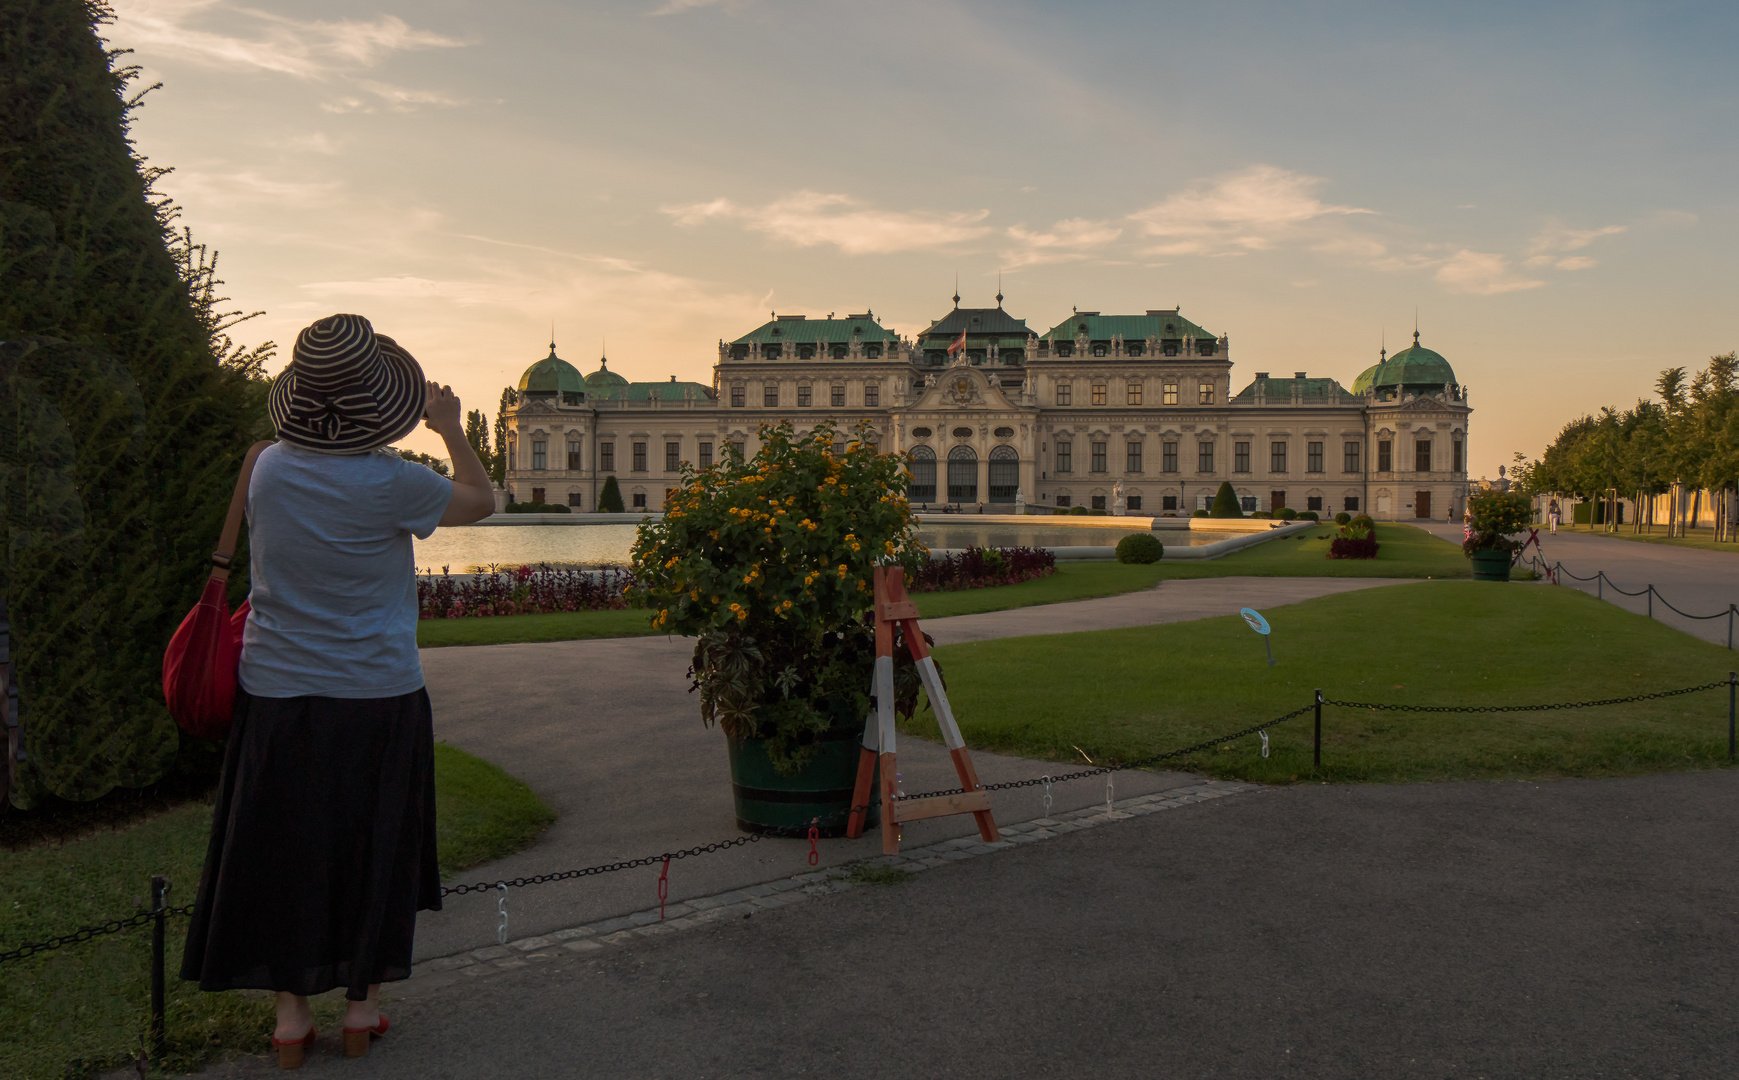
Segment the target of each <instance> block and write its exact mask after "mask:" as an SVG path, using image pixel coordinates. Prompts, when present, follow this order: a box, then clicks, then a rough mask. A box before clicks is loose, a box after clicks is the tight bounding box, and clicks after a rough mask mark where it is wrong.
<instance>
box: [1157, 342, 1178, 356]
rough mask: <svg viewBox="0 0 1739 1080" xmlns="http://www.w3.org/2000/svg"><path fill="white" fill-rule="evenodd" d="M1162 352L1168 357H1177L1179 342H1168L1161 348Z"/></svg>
mask: <svg viewBox="0 0 1739 1080" xmlns="http://www.w3.org/2000/svg"><path fill="white" fill-rule="evenodd" d="M1160 351H1161V352H1163V353H1165V355H1167V356H1176V355H1177V342H1175V341H1168V342H1166V343H1165V344H1164V345H1162V346H1161V347H1160Z"/></svg>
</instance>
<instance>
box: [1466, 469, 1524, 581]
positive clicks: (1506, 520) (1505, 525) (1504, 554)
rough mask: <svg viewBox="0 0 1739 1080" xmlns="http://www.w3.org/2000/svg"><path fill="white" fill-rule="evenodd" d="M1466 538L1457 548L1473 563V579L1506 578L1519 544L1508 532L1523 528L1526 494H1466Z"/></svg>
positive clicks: (1497, 492)
mask: <svg viewBox="0 0 1739 1080" xmlns="http://www.w3.org/2000/svg"><path fill="white" fill-rule="evenodd" d="M1467 517H1468V524H1467V538H1466V539H1465V540H1463V541H1462V542H1461V550H1462V551H1463V552H1465V553H1466V554H1467V557H1468V559H1470V560H1471V561H1472V562H1473V579H1474V580H1475V581H1508V580H1509V579H1510V561H1511V559H1512V558H1513V557H1514V555H1515V553H1516V552H1518V551H1520V550H1521V548H1522V545H1521V544H1520V543H1518V542H1517V541H1515V540H1512V539H1510V534H1511V533H1519V532H1521V531H1522V530H1523V529H1526V528H1527V527H1528V525H1529V524H1530V523H1531V522H1532V520H1533V507H1532V506H1531V505H1530V504H1529V502H1528V497H1527V496H1526V495H1521V494H1517V493H1514V492H1508V491H1476V492H1474V493H1473V494H1471V495H1469V496H1468V497H1467Z"/></svg>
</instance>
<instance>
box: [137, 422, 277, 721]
mask: <svg viewBox="0 0 1739 1080" xmlns="http://www.w3.org/2000/svg"><path fill="white" fill-rule="evenodd" d="M270 445H272V444H271V443H269V442H259V443H255V444H254V445H253V446H251V447H249V448H248V454H247V457H246V458H245V459H243V461H242V474H241V476H240V477H238V478H237V479H236V482H235V494H234V495H232V496H230V500H229V516H228V517H226V518H224V520H223V534H222V535H221V536H220V537H218V541H217V550H216V551H214V552H212V554H211V565H212V571H211V577H210V578H208V579H207V580H206V582H205V592H204V594H202V595H201V596H200V598H199V603H198V604H195V605H194V607H193V610H192V611H190V612H188V613H187V618H185V619H182V620H181V625H180V626H179V627H178V628H177V629H176V631H175V636H174V637H172V638H170V639H169V648H168V650H167V651H165V652H164V653H163V698H164V700H165V701H167V702H168V704H169V715H170V716H173V717H174V718H175V722H176V723H177V724H180V725H181V730H183V731H185V732H187V733H188V734H189V735H192V736H195V737H197V738H201V739H221V738H223V737H224V736H225V735H228V734H229V725H230V719H231V717H232V714H233V713H234V712H235V688H236V665H238V664H239V663H241V658H242V627H243V625H245V624H246V623H247V620H248V602H247V601H246V600H243V601H242V605H241V607H239V608H237V609H236V611H235V614H233V615H231V614H230V610H229V597H228V596H226V595H225V589H226V588H227V587H228V585H229V571H230V556H231V555H234V554H235V542H236V537H237V536H238V535H239V534H240V533H241V527H242V517H243V515H244V514H245V513H246V512H247V507H248V481H249V480H250V479H252V478H253V475H254V462H255V461H257V460H258V459H259V456H260V451H262V450H264V449H265V448H266V447H268V446H270Z"/></svg>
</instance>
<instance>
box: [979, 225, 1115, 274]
mask: <svg viewBox="0 0 1739 1080" xmlns="http://www.w3.org/2000/svg"><path fill="white" fill-rule="evenodd" d="M1007 231H1008V237H1009V239H1010V240H1013V241H1014V246H1013V247H1012V248H1008V249H1006V250H1004V251H1003V252H1002V262H1003V265H1004V266H1005V267H1007V268H1008V269H1010V270H1014V269H1018V268H1019V267H1022V266H1032V265H1034V264H1037V263H1045V262H1065V261H1070V260H1076V259H1085V258H1088V257H1090V256H1091V255H1093V254H1094V253H1096V252H1099V251H1101V250H1103V249H1104V248H1106V247H1109V246H1110V245H1111V244H1112V243H1114V242H1115V241H1116V240H1117V238H1118V237H1120V236H1122V235H1123V228H1122V227H1121V226H1119V225H1113V224H1112V223H1111V222H1109V221H1092V220H1089V219H1087V218H1064V219H1063V220H1062V221H1059V222H1057V223H1056V224H1055V225H1052V226H1051V227H1050V228H1049V229H1047V230H1045V231H1043V232H1039V231H1035V230H1031V229H1028V228H1027V227H1026V225H1025V224H1024V223H1023V224H1020V225H1011V226H1009V228H1008V230H1007Z"/></svg>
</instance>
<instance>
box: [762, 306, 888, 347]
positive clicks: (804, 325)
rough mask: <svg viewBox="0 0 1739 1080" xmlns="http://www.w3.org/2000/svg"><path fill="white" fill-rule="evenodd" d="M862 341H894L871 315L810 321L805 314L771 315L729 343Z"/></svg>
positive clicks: (839, 343) (836, 342)
mask: <svg viewBox="0 0 1739 1080" xmlns="http://www.w3.org/2000/svg"><path fill="white" fill-rule="evenodd" d="M854 336H855V337H856V338H857V340H859V341H863V342H871V341H896V340H898V337H897V335H895V333H894V332H893V331H892V330H889V329H887V328H885V327H883V326H882V325H881V324H880V323H878V322H876V319H875V313H874V312H868V311H866V312H864V313H863V314H862V315H847V316H846V317H845V318H843V319H836V318H834V317H833V316H831V315H829V316H828V317H827V318H825V319H811V318H808V317H807V316H804V315H774V316H773V318H772V321H770V322H764V323H762V324H761V325H760V326H757V327H755V329H753V330H751V331H749V332H748V333H746V334H744V335H743V336H742V337H740V338H737V339H736V340H735V341H733V342H731V344H732V345H782V344H784V343H786V342H791V343H793V344H798V345H847V344H850V343H851V340H852V338H853V337H854Z"/></svg>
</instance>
